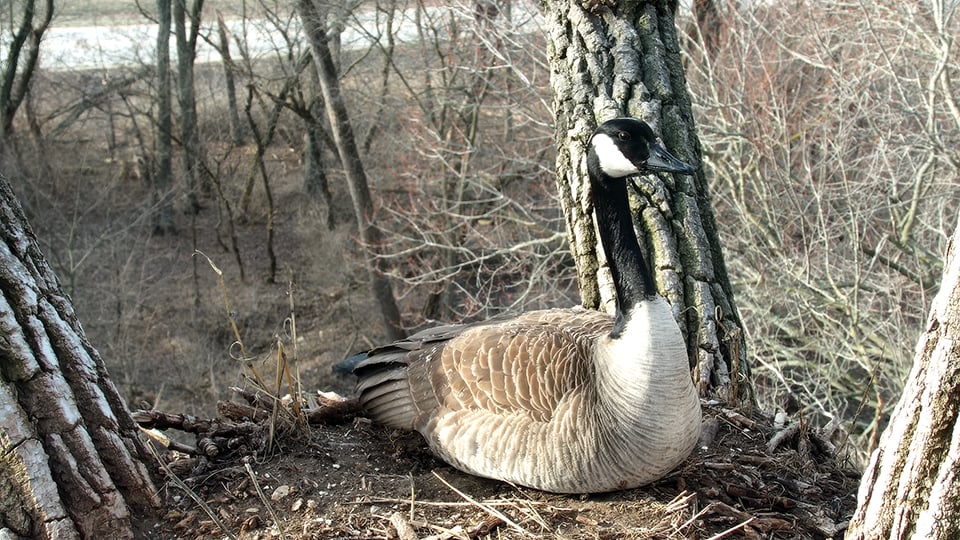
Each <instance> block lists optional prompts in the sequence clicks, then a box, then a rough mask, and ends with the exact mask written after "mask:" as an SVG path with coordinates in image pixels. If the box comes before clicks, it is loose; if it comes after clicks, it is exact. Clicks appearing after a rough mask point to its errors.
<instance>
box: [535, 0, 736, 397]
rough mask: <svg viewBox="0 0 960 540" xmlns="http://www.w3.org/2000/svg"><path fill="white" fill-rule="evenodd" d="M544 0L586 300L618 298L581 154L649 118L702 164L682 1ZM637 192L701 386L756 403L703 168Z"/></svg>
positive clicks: (642, 223) (643, 227)
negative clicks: (613, 127) (600, 130)
mask: <svg viewBox="0 0 960 540" xmlns="http://www.w3.org/2000/svg"><path fill="white" fill-rule="evenodd" d="M586 4H588V3H587V2H584V3H581V2H578V1H576V0H555V1H549V2H546V3H545V8H544V15H545V17H546V21H547V24H546V28H547V45H548V55H549V61H550V69H551V84H552V85H553V88H554V91H555V100H554V109H555V111H556V115H557V118H556V121H557V129H556V132H557V146H558V154H557V184H558V188H559V191H560V197H561V204H562V205H563V211H564V214H565V216H566V220H567V227H568V231H569V234H570V246H571V249H572V251H573V255H574V258H575V260H576V263H577V273H578V276H577V277H578V278H579V283H580V294H581V297H582V299H583V304H584V306H585V307H589V308H598V307H607V308H609V307H611V306H612V299H613V288H612V284H611V282H610V278H609V272H608V270H607V269H606V267H605V264H606V263H605V261H603V255H602V254H601V250H600V249H599V246H598V242H597V235H596V227H595V224H594V220H593V208H592V204H591V202H590V193H589V183H588V181H587V172H586V164H585V154H586V150H587V143H588V142H589V137H590V135H591V133H592V132H593V129H594V128H595V127H596V125H597V124H598V123H600V122H602V121H604V120H608V119H610V118H613V117H616V116H625V115H626V116H634V117H637V118H641V119H643V120H645V121H647V122H648V123H649V124H650V125H651V126H653V127H654V130H655V131H657V132H658V133H659V134H660V135H661V137H662V139H663V142H664V144H665V146H666V147H667V148H668V149H669V150H670V151H671V152H672V153H673V154H674V155H676V156H677V157H679V158H680V159H682V160H684V161H686V162H688V163H691V164H693V165H694V166H697V167H699V165H700V162H701V160H700V156H701V149H700V141H699V139H698V138H697V135H696V130H695V124H694V121H693V112H692V108H691V104H690V97H689V94H688V93H687V90H686V80H685V78H684V73H683V65H682V63H681V59H680V46H679V41H678V36H677V29H676V26H675V21H674V13H675V9H676V3H675V2H637V1H633V2H626V1H621V2H613V1H606V2H592V3H590V5H589V6H587V7H584V6H585V5H586ZM635 185H636V186H637V187H638V188H639V189H637V190H634V192H635V194H636V195H637V196H636V197H635V198H634V200H632V201H631V205H632V206H633V207H634V208H635V209H636V216H637V218H636V227H637V232H638V236H639V237H640V239H641V242H642V243H645V244H646V245H647V248H648V249H647V250H646V252H647V253H650V254H651V256H649V257H648V259H649V260H648V263H649V264H651V265H652V267H653V270H654V273H655V276H656V280H657V284H658V287H659V289H660V292H661V294H663V296H664V297H665V298H667V300H668V301H669V302H670V303H671V305H672V306H673V310H674V315H675V316H676V318H677V320H678V322H679V323H680V326H681V329H682V330H683V331H684V336H685V337H686V339H687V345H688V352H689V354H690V359H691V366H692V367H693V370H694V377H695V378H696V381H697V385H698V389H699V391H700V394H701V395H702V396H707V395H716V396H720V397H722V398H724V399H726V400H728V402H743V403H745V404H752V403H753V392H752V386H751V384H750V379H749V369H748V365H747V362H746V348H745V346H744V335H743V332H742V325H741V321H740V315H739V312H738V311H737V308H736V304H735V303H734V300H733V291H732V288H731V286H730V281H729V278H728V276H727V271H726V265H725V263H724V260H723V255H722V252H721V249H720V240H719V237H718V234H717V227H716V222H715V219H714V216H713V211H712V208H711V204H710V193H709V189H708V186H707V181H706V177H705V176H704V173H703V170H702V168H698V170H697V172H696V174H694V175H693V176H682V175H659V176H658V178H641V179H638V180H637V181H636V182H635Z"/></svg>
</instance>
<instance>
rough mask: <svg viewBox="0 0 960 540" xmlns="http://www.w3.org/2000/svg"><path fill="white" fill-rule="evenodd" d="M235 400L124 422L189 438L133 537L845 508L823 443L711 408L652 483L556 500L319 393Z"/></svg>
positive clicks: (847, 472)
mask: <svg viewBox="0 0 960 540" xmlns="http://www.w3.org/2000/svg"><path fill="white" fill-rule="evenodd" d="M237 392H238V394H239V395H240V396H241V398H243V399H240V400H237V401H234V402H221V403H220V405H219V407H218V416H217V417H216V418H211V419H198V418H195V417H191V416H186V415H170V414H165V413H162V412H159V411H138V412H137V413H135V417H136V418H137V420H138V421H139V422H140V423H141V426H142V427H144V428H145V429H146V430H147V432H148V433H150V434H152V436H153V438H154V439H155V440H159V441H163V440H164V436H165V435H168V434H178V435H177V437H176V438H177V439H179V440H180V441H189V442H169V443H166V446H167V448H166V449H163V448H162V446H161V445H157V447H158V448H161V451H160V453H159V454H158V458H159V460H160V461H159V463H160V464H161V465H160V466H158V471H159V473H160V475H161V477H162V480H161V483H160V485H162V495H163V498H164V500H165V503H166V506H165V514H164V515H163V516H161V517H160V518H159V519H156V520H152V521H145V522H143V523H141V526H142V531H143V534H144V536H149V537H152V538H218V537H219V538H294V539H300V538H341V539H346V538H352V539H363V540H374V539H401V540H411V539H428V538H429V539H477V538H479V539H533V538H565V539H606V538H609V539H613V538H630V539H634V538H635V539H641V538H643V539H646V538H691V539H720V538H777V539H786V538H803V539H806V538H840V537H841V536H842V534H843V530H844V528H845V524H846V522H847V519H848V518H849V516H850V515H851V514H852V512H853V509H854V507H855V506H856V500H855V495H856V488H857V484H858V478H859V474H858V473H857V472H856V471H855V470H853V469H852V468H851V467H849V466H848V465H847V464H846V463H845V462H844V460H843V459H841V458H840V457H839V456H838V455H837V452H836V450H835V448H834V446H833V444H832V443H830V442H829V441H828V440H826V438H824V437H822V436H821V435H819V434H815V433H812V432H809V431H808V430H807V429H806V428H805V427H804V423H803V422H802V421H800V420H789V419H787V421H786V422H785V425H784V426H779V427H778V426H775V425H774V422H773V420H772V419H770V418H767V417H765V416H762V415H759V414H755V415H753V416H752V417H747V416H744V415H742V414H739V413H737V412H734V411H730V410H727V409H724V408H723V407H721V406H719V405H718V404H713V403H705V404H704V422H705V428H706V429H705V432H706V438H705V440H703V441H702V442H703V445H702V446H701V447H700V448H699V449H698V450H697V451H696V452H695V453H694V454H693V455H692V456H690V458H688V459H687V461H686V462H685V463H684V464H683V465H682V466H681V467H680V468H679V469H678V470H676V471H674V472H673V473H671V474H670V475H668V476H667V477H666V478H664V479H662V480H660V481H658V482H656V483H654V484H652V485H649V486H646V487H644V488H639V489H632V490H627V491H621V492H615V493H608V494H598V495H582V496H567V495H554V494H549V493H543V492H539V491H536V490H532V489H527V488H523V487H519V486H512V485H509V484H506V483H503V482H498V481H494V480H487V479H482V478H476V477H473V476H470V475H467V474H464V473H461V472H459V471H457V470H455V469H453V468H452V467H450V466H448V465H446V464H445V463H443V462H442V461H440V460H438V459H437V458H435V457H434V456H433V455H431V454H430V452H429V451H428V450H427V448H426V446H425V444H424V442H423V440H422V439H421V438H420V437H419V435H417V434H406V433H399V432H396V431H392V430H388V429H386V428H382V427H379V426H376V425H372V424H371V423H370V422H369V421H367V420H366V419H364V418H362V417H360V416H358V415H357V414H356V411H355V408H354V402H352V401H350V400H345V401H344V400H342V399H340V398H338V397H337V396H335V395H328V394H322V393H317V394H316V395H315V397H312V398H310V399H308V400H302V401H301V402H300V403H299V404H298V407H293V406H292V401H291V400H289V399H287V400H285V401H284V402H283V403H282V407H280V408H279V409H278V410H279V414H278V413H275V412H274V408H273V405H272V403H273V402H274V400H270V399H265V398H264V396H265V394H264V393H256V392H250V391H240V390H237ZM781 421H782V419H781ZM271 426H273V427H272V428H271ZM271 433H273V435H274V437H273V439H272V444H271V443H270V439H269V435H270V434H271ZM184 434H187V435H188V436H187V437H185V438H184V437H182V436H179V435H184Z"/></svg>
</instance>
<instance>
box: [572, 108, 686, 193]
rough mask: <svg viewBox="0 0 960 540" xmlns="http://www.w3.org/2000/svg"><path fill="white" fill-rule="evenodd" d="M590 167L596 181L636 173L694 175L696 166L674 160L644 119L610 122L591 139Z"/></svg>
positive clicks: (605, 123)
mask: <svg viewBox="0 0 960 540" xmlns="http://www.w3.org/2000/svg"><path fill="white" fill-rule="evenodd" d="M587 167H588V169H589V171H590V176H591V178H592V179H594V181H597V180H600V181H602V180H605V179H620V178H625V177H628V176H633V175H637V174H650V173H656V172H670V173H680V174H693V171H694V169H693V167H691V166H690V165H688V164H686V163H684V162H682V161H680V160H679V159H677V158H675V157H674V156H673V155H672V154H670V152H668V151H667V149H666V148H664V147H663V146H662V145H661V144H660V143H659V142H658V141H657V136H656V135H655V134H654V133H653V130H652V129H650V126H649V125H647V123H646V122H644V121H643V120H638V119H636V118H614V119H613V120H608V121H606V122H604V123H603V124H600V127H598V128H597V131H596V132H595V133H594V135H593V138H592V139H591V140H590V149H589V153H588V155H587Z"/></svg>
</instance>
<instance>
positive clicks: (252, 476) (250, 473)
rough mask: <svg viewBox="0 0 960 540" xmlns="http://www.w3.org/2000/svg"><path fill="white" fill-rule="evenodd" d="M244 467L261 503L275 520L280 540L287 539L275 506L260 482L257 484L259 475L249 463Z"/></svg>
mask: <svg viewBox="0 0 960 540" xmlns="http://www.w3.org/2000/svg"><path fill="white" fill-rule="evenodd" d="M243 467H244V468H245V469H246V470H247V475H248V476H250V481H251V482H253V487H254V488H255V489H256V490H257V496H259V497H260V501H261V502H262V503H263V505H264V506H265V507H266V508H267V512H270V517H271V518H272V519H273V526H274V527H276V529H277V531H278V532H279V533H280V538H285V536H286V535H284V534H283V531H282V530H280V517H279V516H277V513H276V511H274V509H273V505H272V504H270V499H268V498H267V494H266V493H264V492H263V488H261V487H260V482H257V475H256V474H255V473H254V472H253V467H251V466H250V464H249V463H244V464H243Z"/></svg>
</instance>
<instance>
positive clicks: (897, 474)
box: [847, 220, 960, 540]
mask: <svg viewBox="0 0 960 540" xmlns="http://www.w3.org/2000/svg"><path fill="white" fill-rule="evenodd" d="M958 248H960V220H958V222H957V228H956V230H955V231H954V233H953V240H952V241H951V243H950V247H949V248H948V252H947V257H946V264H945V265H944V271H943V281H942V283H941V285H940V292H939V293H938V294H937V296H936V297H935V298H934V300H933V306H932V307H931V308H930V316H929V317H928V319H927V328H926V330H925V331H924V333H923V334H922V335H921V336H920V340H919V342H918V343H917V348H916V352H915V356H914V361H913V369H912V370H911V371H910V376H909V378H908V379H907V385H906V387H905V388H904V389H903V395H902V396H901V397H900V402H899V403H897V406H896V408H895V409H894V411H893V414H892V415H891V416H890V423H889V424H888V425H887V429H886V430H884V432H883V435H882V436H881V437H880V444H879V446H878V448H877V449H876V450H874V452H873V455H872V456H871V458H870V462H869V463H868V465H867V469H866V471H865V472H864V474H863V480H862V481H861V483H860V492H859V495H858V505H857V511H856V513H855V514H854V516H853V519H852V520H851V521H850V527H849V528H848V529H847V538H848V539H850V540H865V539H872V538H960V481H958V477H960V423H958V420H960V402H958V401H957V396H960V256H958V253H957V251H958Z"/></svg>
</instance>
